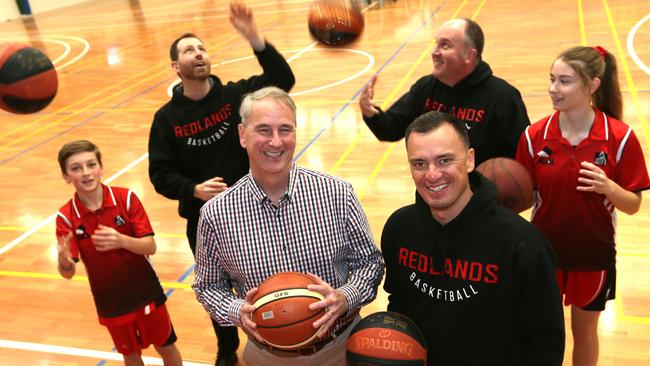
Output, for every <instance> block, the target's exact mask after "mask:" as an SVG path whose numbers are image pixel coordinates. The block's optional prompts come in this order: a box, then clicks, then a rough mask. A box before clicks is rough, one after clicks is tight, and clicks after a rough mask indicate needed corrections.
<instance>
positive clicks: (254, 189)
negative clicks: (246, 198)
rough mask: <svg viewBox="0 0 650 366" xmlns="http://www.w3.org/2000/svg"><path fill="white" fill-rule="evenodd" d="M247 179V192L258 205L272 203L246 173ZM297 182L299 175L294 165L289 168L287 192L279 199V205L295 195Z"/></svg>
mask: <svg viewBox="0 0 650 366" xmlns="http://www.w3.org/2000/svg"><path fill="white" fill-rule="evenodd" d="M246 178H247V179H248V184H247V186H248V190H249V192H250V193H251V195H252V196H253V199H254V200H255V201H256V202H258V203H259V204H264V203H265V202H268V203H270V202H272V201H271V199H270V198H269V196H267V195H266V193H264V190H262V188H261V187H260V186H259V185H258V184H257V182H255V179H254V178H253V174H252V173H250V172H249V173H248V175H247V176H246ZM298 180H299V175H298V167H297V166H296V164H295V163H293V165H292V166H291V170H290V171H289V184H288V186H287V191H286V192H285V193H284V195H283V196H282V197H281V198H280V201H279V202H278V203H279V204H280V205H281V204H282V203H283V202H285V201H289V202H290V201H291V200H292V199H293V197H294V195H295V191H296V185H297V183H298Z"/></svg>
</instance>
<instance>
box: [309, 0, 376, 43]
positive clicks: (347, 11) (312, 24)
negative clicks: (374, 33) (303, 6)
mask: <svg viewBox="0 0 650 366" xmlns="http://www.w3.org/2000/svg"><path fill="white" fill-rule="evenodd" d="M364 24H365V23H364V19H363V13H361V6H360V5H359V3H358V2H357V1H354V0H316V1H314V2H313V3H312V4H311V7H310V9H309V19H308V25H309V33H311V35H312V37H314V38H315V39H316V40H318V41H319V42H321V43H324V44H326V45H328V46H341V45H344V44H347V43H350V42H352V41H354V40H355V39H357V38H358V37H359V35H360V34H361V32H362V31H363V26H364Z"/></svg>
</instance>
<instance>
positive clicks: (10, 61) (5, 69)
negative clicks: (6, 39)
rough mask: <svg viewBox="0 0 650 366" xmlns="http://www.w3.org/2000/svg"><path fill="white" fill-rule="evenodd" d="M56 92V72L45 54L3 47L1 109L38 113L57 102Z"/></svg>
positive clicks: (0, 57)
mask: <svg viewBox="0 0 650 366" xmlns="http://www.w3.org/2000/svg"><path fill="white" fill-rule="evenodd" d="M57 88H58V78H57V75H56V70H55V69H54V66H53V65H52V61H50V59H49V58H48V57H47V56H46V55H45V54H44V53H43V52H41V51H39V50H37V49H36V48H32V47H29V46H27V45H23V44H17V43H5V44H2V45H0V108H2V109H4V110H6V111H9V112H12V113H34V112H38V111H40V110H41V109H43V108H45V107H47V105H48V104H50V102H51V101H52V99H54V96H55V95H56V91H57Z"/></svg>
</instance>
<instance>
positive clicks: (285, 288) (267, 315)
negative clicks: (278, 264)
mask: <svg viewBox="0 0 650 366" xmlns="http://www.w3.org/2000/svg"><path fill="white" fill-rule="evenodd" d="M316 284H317V283H316V282H315V281H314V280H312V279H311V278H310V277H308V276H307V275H305V274H302V273H298V272H281V273H277V274H275V275H273V276H271V277H269V278H267V279H266V280H264V282H262V284H260V285H259V287H258V288H257V293H256V294H255V296H254V297H253V299H252V302H253V306H255V311H254V312H253V322H255V323H256V324H257V332H258V333H259V334H260V335H261V336H262V338H264V340H265V341H266V343H268V344H269V345H271V346H273V347H275V348H279V349H285V350H292V349H297V348H300V347H304V346H307V345H309V344H311V343H312V342H314V340H315V339H316V332H317V331H318V329H317V328H314V326H313V323H314V321H316V319H318V318H320V317H321V316H322V315H323V314H324V311H323V310H322V309H320V310H316V311H312V310H309V305H310V304H312V303H314V302H317V301H320V300H322V299H323V295H321V294H320V293H318V292H315V291H310V290H308V289H307V286H308V285H316Z"/></svg>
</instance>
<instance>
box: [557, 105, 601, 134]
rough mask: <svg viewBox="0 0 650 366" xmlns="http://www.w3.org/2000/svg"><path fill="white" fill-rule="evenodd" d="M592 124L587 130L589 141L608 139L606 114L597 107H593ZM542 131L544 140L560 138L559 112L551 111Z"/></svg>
mask: <svg viewBox="0 0 650 366" xmlns="http://www.w3.org/2000/svg"><path fill="white" fill-rule="evenodd" d="M594 112H596V113H595V115H594V124H593V125H592V126H591V129H590V130H589V135H588V136H587V138H588V139H589V140H591V141H608V140H609V126H608V125H607V118H608V117H607V115H605V113H603V112H602V111H600V110H599V109H597V108H594ZM545 130H546V131H545V132H544V139H545V140H560V139H561V138H562V131H560V112H558V111H556V112H555V113H553V114H552V115H551V116H550V117H549V118H548V121H547V122H546V128H545Z"/></svg>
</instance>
